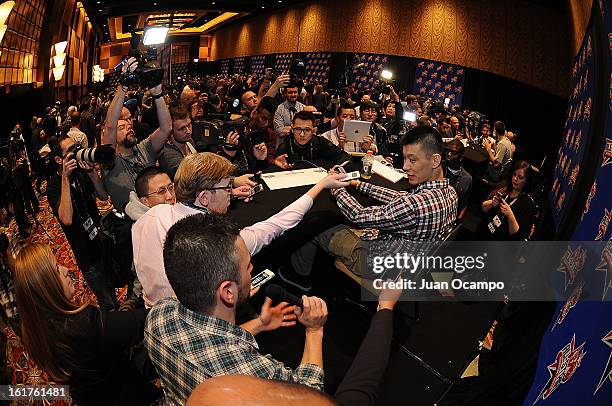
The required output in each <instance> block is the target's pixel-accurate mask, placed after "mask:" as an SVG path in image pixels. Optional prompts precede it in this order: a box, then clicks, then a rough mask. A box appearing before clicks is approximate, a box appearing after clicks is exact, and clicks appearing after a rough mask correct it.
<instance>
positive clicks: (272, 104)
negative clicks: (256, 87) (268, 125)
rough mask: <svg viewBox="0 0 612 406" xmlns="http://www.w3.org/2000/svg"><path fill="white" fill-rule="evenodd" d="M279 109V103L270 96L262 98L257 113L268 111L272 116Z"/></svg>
mask: <svg viewBox="0 0 612 406" xmlns="http://www.w3.org/2000/svg"><path fill="white" fill-rule="evenodd" d="M277 108H278V102H277V101H276V99H274V97H270V96H265V97H262V99H261V100H260V101H259V104H258V105H257V111H260V110H267V111H268V112H270V113H271V114H272V115H274V113H275V112H276V109H277Z"/></svg>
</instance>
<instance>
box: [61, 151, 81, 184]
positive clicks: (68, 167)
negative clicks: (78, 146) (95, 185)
mask: <svg viewBox="0 0 612 406" xmlns="http://www.w3.org/2000/svg"><path fill="white" fill-rule="evenodd" d="M77 167H78V165H77V160H76V159H75V158H74V154H73V153H72V152H71V153H69V154H68V155H66V157H65V158H64V160H63V161H62V176H63V177H65V178H69V177H70V175H72V172H74V170H75V169H76V168H77Z"/></svg>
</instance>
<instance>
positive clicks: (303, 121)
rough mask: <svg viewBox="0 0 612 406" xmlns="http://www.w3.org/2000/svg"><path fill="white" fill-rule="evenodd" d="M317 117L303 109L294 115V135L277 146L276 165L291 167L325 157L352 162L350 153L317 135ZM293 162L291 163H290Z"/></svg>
mask: <svg viewBox="0 0 612 406" xmlns="http://www.w3.org/2000/svg"><path fill="white" fill-rule="evenodd" d="M314 122H315V118H314V116H313V114H312V113H310V112H307V111H301V112H299V113H296V114H295V115H294V116H293V127H292V130H291V132H292V135H291V137H289V138H287V139H286V140H285V141H284V142H283V143H282V144H281V145H279V146H278V148H276V159H275V160H274V165H276V166H278V167H279V168H282V169H290V168H292V167H293V162H295V161H299V160H308V161H313V160H316V159H323V160H326V161H329V162H330V163H332V165H333V164H341V163H343V162H345V161H349V162H352V158H351V156H350V155H349V154H347V153H346V152H344V151H343V150H341V149H340V148H338V147H337V146H335V145H334V144H332V143H331V141H329V140H328V139H326V138H323V137H317V136H316V127H315V126H314ZM290 162H291V163H290Z"/></svg>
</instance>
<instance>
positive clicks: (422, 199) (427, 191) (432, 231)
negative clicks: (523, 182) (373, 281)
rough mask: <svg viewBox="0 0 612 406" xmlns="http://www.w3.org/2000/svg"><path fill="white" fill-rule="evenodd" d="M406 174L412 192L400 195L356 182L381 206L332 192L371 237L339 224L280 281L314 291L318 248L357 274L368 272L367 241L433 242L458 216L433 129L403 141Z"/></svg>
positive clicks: (295, 259)
mask: <svg viewBox="0 0 612 406" xmlns="http://www.w3.org/2000/svg"><path fill="white" fill-rule="evenodd" d="M401 144H402V150H403V154H404V171H405V172H406V173H407V175H408V184H409V185H410V186H411V189H410V191H408V192H396V191H394V190H390V189H386V188H383V187H380V186H375V185H372V184H370V183H363V182H358V181H354V183H356V184H357V187H356V189H357V191H358V192H361V193H364V194H366V195H369V196H371V197H373V198H374V199H376V200H378V201H380V202H381V203H382V204H381V205H378V206H370V207H363V206H362V205H361V204H360V203H359V202H358V201H357V200H356V199H355V198H354V197H353V196H351V195H350V194H349V193H348V192H347V191H346V189H345V188H339V189H334V190H333V191H332V195H333V196H334V197H335V198H336V201H337V203H338V207H339V208H340V211H341V212H342V214H344V215H345V216H346V218H347V219H349V220H350V221H352V222H353V223H354V224H355V225H356V226H357V227H361V228H369V229H370V230H368V232H367V233H362V232H354V231H353V230H351V229H350V228H349V227H348V226H346V225H339V226H336V227H333V228H330V229H329V230H326V231H324V232H323V233H321V234H319V235H318V236H316V237H315V238H314V239H313V241H311V242H310V243H308V244H306V245H304V246H302V247H301V248H300V249H299V250H298V251H296V252H295V253H294V254H293V255H292V256H291V265H292V267H293V269H290V268H289V267H281V268H280V269H279V277H280V278H281V279H283V280H284V281H285V282H287V283H289V284H291V285H293V286H296V287H298V288H300V289H302V290H304V291H308V290H310V289H311V284H310V273H311V271H312V266H313V263H314V256H315V254H316V251H317V246H318V247H321V248H322V249H323V250H324V251H326V252H328V253H330V254H331V255H333V256H335V257H338V258H340V259H341V260H342V261H343V262H345V265H346V266H347V267H348V268H349V269H351V270H352V271H353V272H354V273H355V274H357V275H364V274H365V272H366V269H365V267H366V253H367V241H363V240H362V239H360V238H359V237H358V236H357V234H356V233H358V234H361V235H362V237H364V239H365V238H367V239H368V240H372V239H385V240H393V239H396V240H408V241H435V240H436V238H438V236H439V235H440V234H441V233H442V232H443V231H445V230H446V229H448V227H449V226H450V225H451V224H452V223H453V221H454V220H455V218H456V217H457V200H458V199H457V193H456V192H455V189H453V188H452V187H451V186H450V185H449V182H448V180H447V179H445V178H444V171H443V169H442V155H443V154H444V144H443V143H442V137H441V136H440V133H438V132H437V131H436V130H435V129H434V128H432V127H415V128H413V129H412V130H410V131H409V132H408V133H407V134H406V136H404V138H402V141H401Z"/></svg>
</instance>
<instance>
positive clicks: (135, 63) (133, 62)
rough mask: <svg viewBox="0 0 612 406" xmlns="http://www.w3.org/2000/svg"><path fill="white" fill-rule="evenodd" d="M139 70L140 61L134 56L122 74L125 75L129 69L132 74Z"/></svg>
mask: <svg viewBox="0 0 612 406" xmlns="http://www.w3.org/2000/svg"><path fill="white" fill-rule="evenodd" d="M136 68H138V61H136V58H134V57H133V56H131V57H129V58H128V60H127V62H126V63H124V64H123V66H122V67H121V72H122V73H125V72H127V70H128V69H129V70H130V72H134V71H135V70H136Z"/></svg>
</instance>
